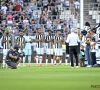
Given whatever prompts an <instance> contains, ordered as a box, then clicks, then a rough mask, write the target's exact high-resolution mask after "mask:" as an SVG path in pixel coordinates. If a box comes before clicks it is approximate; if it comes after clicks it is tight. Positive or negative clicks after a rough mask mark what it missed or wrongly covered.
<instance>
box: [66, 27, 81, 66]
mask: <svg viewBox="0 0 100 90" xmlns="http://www.w3.org/2000/svg"><path fill="white" fill-rule="evenodd" d="M66 42H67V43H68V44H69V55H70V60H71V67H72V68H74V62H73V55H74V56H75V59H76V68H78V49H77V48H78V43H79V42H80V40H79V37H78V35H77V34H76V33H75V29H74V28H72V29H71V33H70V34H69V35H68V37H67V40H66Z"/></svg>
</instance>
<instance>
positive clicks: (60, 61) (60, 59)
mask: <svg viewBox="0 0 100 90" xmlns="http://www.w3.org/2000/svg"><path fill="white" fill-rule="evenodd" d="M62 55H63V52H62V48H59V64H61V63H62Z"/></svg>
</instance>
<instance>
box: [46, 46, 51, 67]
mask: <svg viewBox="0 0 100 90" xmlns="http://www.w3.org/2000/svg"><path fill="white" fill-rule="evenodd" d="M46 54H47V55H46V65H47V64H48V58H49V56H50V49H49V48H47V50H46Z"/></svg>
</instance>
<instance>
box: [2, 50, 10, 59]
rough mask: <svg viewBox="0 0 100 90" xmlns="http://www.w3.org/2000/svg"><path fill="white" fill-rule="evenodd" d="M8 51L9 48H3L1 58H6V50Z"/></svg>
mask: <svg viewBox="0 0 100 90" xmlns="http://www.w3.org/2000/svg"><path fill="white" fill-rule="evenodd" d="M8 51H9V49H3V59H5V58H6V55H7V52H8Z"/></svg>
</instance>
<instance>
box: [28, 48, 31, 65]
mask: <svg viewBox="0 0 100 90" xmlns="http://www.w3.org/2000/svg"><path fill="white" fill-rule="evenodd" d="M31 53H32V52H31V49H28V66H30V63H31Z"/></svg>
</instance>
